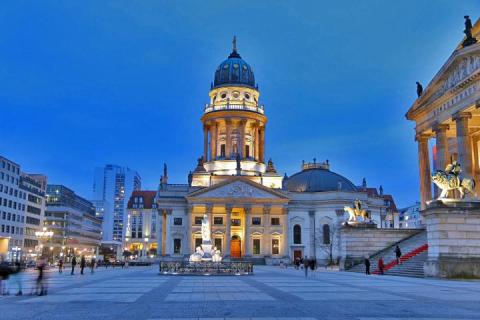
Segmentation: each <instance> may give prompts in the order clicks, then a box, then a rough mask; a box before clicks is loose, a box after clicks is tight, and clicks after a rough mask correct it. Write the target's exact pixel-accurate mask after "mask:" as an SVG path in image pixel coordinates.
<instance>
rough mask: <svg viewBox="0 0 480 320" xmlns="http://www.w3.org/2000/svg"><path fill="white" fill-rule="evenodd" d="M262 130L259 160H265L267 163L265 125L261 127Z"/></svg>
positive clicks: (260, 133)
mask: <svg viewBox="0 0 480 320" xmlns="http://www.w3.org/2000/svg"><path fill="white" fill-rule="evenodd" d="M259 130H260V132H259V135H260V141H259V144H260V147H259V149H260V150H259V151H260V152H259V159H258V161H259V162H263V163H265V126H263V127H262V128H260V129H259Z"/></svg>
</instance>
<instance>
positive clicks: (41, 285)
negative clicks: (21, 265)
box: [35, 258, 47, 296]
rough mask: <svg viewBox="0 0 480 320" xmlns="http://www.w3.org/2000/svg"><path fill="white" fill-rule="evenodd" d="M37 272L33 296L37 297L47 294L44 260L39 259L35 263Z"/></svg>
mask: <svg viewBox="0 0 480 320" xmlns="http://www.w3.org/2000/svg"><path fill="white" fill-rule="evenodd" d="M37 270H38V277H37V285H36V287H35V294H36V295H39V296H43V295H46V294H47V289H46V287H45V279H44V278H45V275H44V270H45V260H44V259H43V258H40V259H39V261H38V262H37Z"/></svg>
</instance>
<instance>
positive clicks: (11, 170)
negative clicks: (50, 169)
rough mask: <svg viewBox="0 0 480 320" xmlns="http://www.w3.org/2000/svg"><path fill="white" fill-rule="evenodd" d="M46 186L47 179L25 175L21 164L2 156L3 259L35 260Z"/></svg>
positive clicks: (0, 222)
mask: <svg viewBox="0 0 480 320" xmlns="http://www.w3.org/2000/svg"><path fill="white" fill-rule="evenodd" d="M46 182H47V177H46V176H44V175H38V174H27V173H24V172H22V171H21V167H20V165H19V164H17V163H15V162H13V161H11V160H9V159H7V158H5V157H2V156H0V256H3V257H4V258H6V259H7V260H17V259H18V260H31V259H34V258H35V257H36V255H37V253H38V249H39V247H38V239H37V238H36V236H35V232H36V231H40V230H41V229H42V225H43V218H44V214H45V187H46Z"/></svg>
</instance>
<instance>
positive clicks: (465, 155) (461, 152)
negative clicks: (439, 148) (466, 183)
mask: <svg viewBox="0 0 480 320" xmlns="http://www.w3.org/2000/svg"><path fill="white" fill-rule="evenodd" d="M471 117H472V114H471V113H470V112H459V113H456V114H454V115H453V120H454V121H455V124H456V126H457V149H458V162H459V163H460V165H461V166H462V172H463V175H465V176H467V177H472V176H473V172H472V144H471V140H470V135H469V133H468V119H470V118H471Z"/></svg>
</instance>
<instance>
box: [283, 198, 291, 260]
mask: <svg viewBox="0 0 480 320" xmlns="http://www.w3.org/2000/svg"><path fill="white" fill-rule="evenodd" d="M288 223H289V222H288V208H287V207H284V208H283V257H284V258H288V259H290V228H289V226H288Z"/></svg>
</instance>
